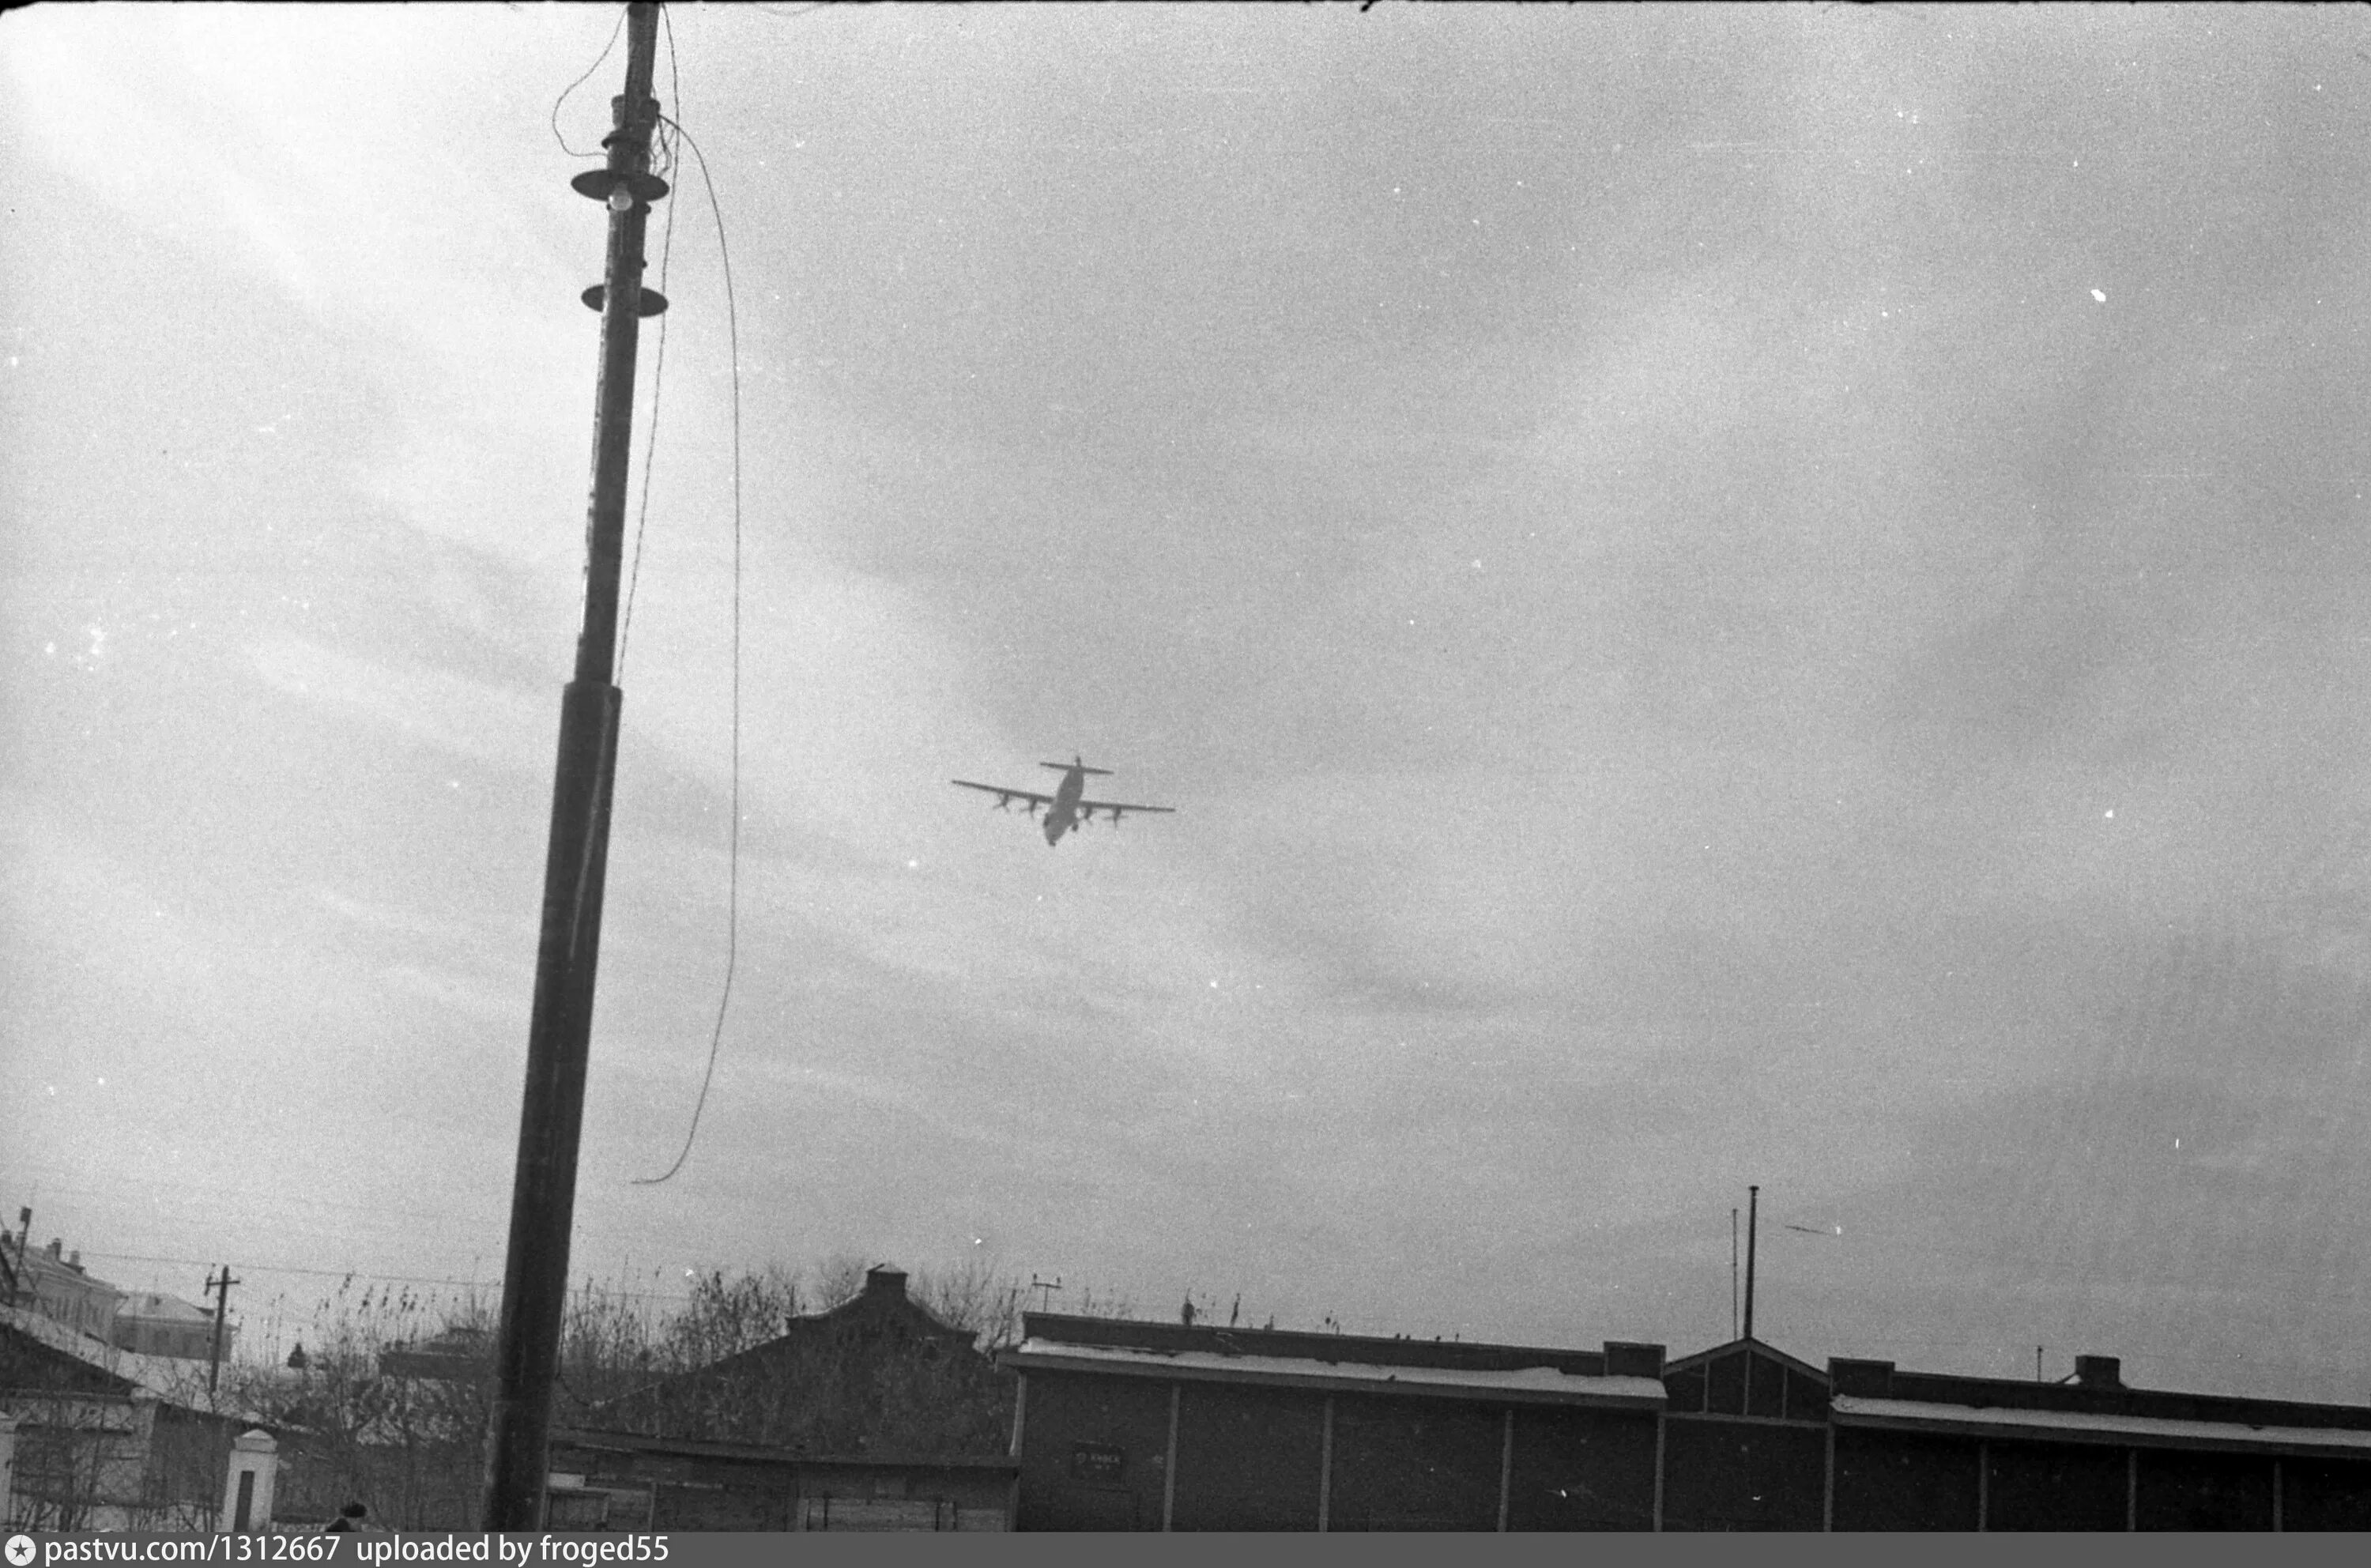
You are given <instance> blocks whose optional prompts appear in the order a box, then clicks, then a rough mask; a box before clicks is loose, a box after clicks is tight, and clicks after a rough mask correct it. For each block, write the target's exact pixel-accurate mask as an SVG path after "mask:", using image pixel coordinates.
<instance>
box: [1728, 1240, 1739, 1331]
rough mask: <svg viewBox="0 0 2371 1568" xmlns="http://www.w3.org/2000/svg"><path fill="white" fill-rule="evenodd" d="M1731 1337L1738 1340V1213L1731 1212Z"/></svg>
mask: <svg viewBox="0 0 2371 1568" xmlns="http://www.w3.org/2000/svg"><path fill="white" fill-rule="evenodd" d="M1729 1338H1731V1339H1735V1338H1737V1211H1736V1210H1735V1209H1734V1208H1732V1209H1730V1210H1729Z"/></svg>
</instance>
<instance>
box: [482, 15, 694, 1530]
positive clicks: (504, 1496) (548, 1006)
mask: <svg viewBox="0 0 2371 1568" xmlns="http://www.w3.org/2000/svg"><path fill="white" fill-rule="evenodd" d="M657 45H658V7H657V6H655V5H653V4H648V3H646V0H636V3H635V4H633V5H630V6H628V7H627V8H626V90H625V91H624V92H623V93H621V94H620V95H619V96H618V97H617V98H613V99H612V100H611V106H612V110H613V117H614V125H615V128H614V129H613V130H612V131H611V132H610V133H609V134H608V136H607V137H606V138H605V139H604V141H603V145H604V146H606V147H607V149H608V154H609V156H608V162H607V166H606V167H602V168H598V169H587V170H586V171H584V173H583V174H580V175H578V176H577V177H576V179H574V180H573V181H572V182H571V183H572V184H573V186H574V187H575V189H576V190H578V191H580V192H581V193H583V194H584V195H586V196H590V197H592V198H593V199H595V200H596V201H599V202H604V203H605V204H606V205H607V208H608V211H609V243H608V255H607V265H606V267H605V269H604V271H603V274H602V283H601V286H600V288H599V289H598V290H593V291H587V293H586V294H585V296H584V298H585V303H586V304H587V305H590V306H593V307H594V308H596V309H597V310H599V311H600V312H601V368H600V373H599V377H598V379H597V381H596V384H595V393H594V416H593V496H592V503H591V508H590V515H589V518H588V520H587V522H586V525H585V541H584V544H585V568H584V631H583V633H582V634H581V635H580V636H579V637H578V639H577V642H576V673H575V678H574V679H573V680H571V681H570V682H569V683H568V685H567V686H566V687H565V688H564V690H563V691H562V693H561V702H560V755H559V761H558V765H557V767H556V768H555V771H554V777H553V782H552V791H551V839H550V845H549V850H548V851H547V854H546V857H545V861H544V878H543V934H542V940H541V942H540V945H539V947H538V951H537V954H536V970H535V1011H534V1015H533V1018H532V1020H531V1021H530V1022H529V1024H528V1027H527V1046H526V1091H525V1094H524V1096H523V1098H522V1101H521V1103H520V1106H519V1142H518V1167H517V1172H516V1175H515V1178H514V1180H513V1182H512V1187H511V1229H510V1247H509V1251H508V1253H507V1254H506V1256H505V1260H504V1263H503V1315H502V1328H501V1333H500V1337H499V1339H498V1341H497V1342H496V1349H495V1355H494V1376H495V1389H494V1411H493V1441H492V1448H491V1451H490V1452H489V1454H488V1457H487V1463H486V1505H485V1513H484V1524H485V1528H487V1529H489V1530H534V1529H540V1528H543V1511H544V1491H545V1487H546V1484H547V1482H549V1473H550V1472H549V1446H550V1436H551V1391H552V1386H553V1384H554V1382H555V1381H556V1380H557V1378H558V1375H559V1369H560V1331H561V1319H562V1317H563V1315H564V1312H565V1310H566V1308H567V1300H568V1244H569V1229H570V1227H571V1226H572V1225H573V1222H574V1219H575V1212H576V1150H577V1140H578V1136H579V1135H580V1133H581V1132H582V1130H583V1126H584V1073H585V1058H586V1054H587V1049H586V1048H587V1043H588V1042H589V1040H590V1039H591V1035H592V1029H593V974H594V964H595V960H596V956H597V954H598V951H599V948H600V940H601V885H602V877H603V873H604V871H605V870H606V869H607V863H608V854H609V800H610V790H611V785H612V783H613V781H614V778H615V777H616V772H617V759H618V709H619V702H620V700H621V694H620V693H619V690H618V688H617V687H616V686H613V685H611V684H610V675H611V674H612V671H613V664H614V658H615V652H616V647H617V633H618V579H619V559H621V557H622V556H623V554H624V544H625V532H626V470H627V458H628V439H629V436H630V427H631V424H632V421H633V412H634V351H635V347H636V345H637V342H638V341H639V337H640V328H641V325H642V317H643V316H645V315H653V316H654V315H656V314H657V313H658V312H659V311H660V310H662V309H664V308H665V302H664V301H662V300H661V299H659V297H658V295H657V294H654V293H651V292H649V291H646V290H644V289H643V287H642V233H643V228H644V220H645V219H646V218H647V216H648V214H649V213H650V204H651V202H653V201H656V200H657V199H658V198H660V197H662V196H664V195H665V194H666V185H665V182H664V181H662V180H660V179H657V178H656V177H655V176H653V174H652V173H651V171H650V169H651V138H652V135H653V132H654V131H655V129H656V127H657V124H658V115H659V106H658V102H657V100H656V99H654V98H652V97H651V68H652V63H653V59H654V58H655V56H656V53H657Z"/></svg>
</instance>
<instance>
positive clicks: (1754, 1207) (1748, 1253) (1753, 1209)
mask: <svg viewBox="0 0 2371 1568" xmlns="http://www.w3.org/2000/svg"><path fill="white" fill-rule="evenodd" d="M1761 1208H1762V1189H1761V1188H1759V1187H1748V1188H1746V1189H1745V1336H1744V1337H1745V1338H1747V1339H1752V1337H1753V1233H1754V1231H1755V1230H1756V1229H1758V1228H1759V1225H1758V1220H1759V1218H1760V1215H1761Z"/></svg>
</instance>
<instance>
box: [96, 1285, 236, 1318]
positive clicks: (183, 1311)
mask: <svg viewBox="0 0 2371 1568" xmlns="http://www.w3.org/2000/svg"><path fill="white" fill-rule="evenodd" d="M133 1318H138V1319H147V1320H156V1321H160V1322H173V1323H209V1324H210V1323H212V1322H213V1321H214V1314H213V1313H212V1312H209V1311H207V1310H206V1309H204V1308H202V1307H200V1306H197V1305H195V1304H193V1303H191V1302H188V1301H184V1300H182V1299H181V1298H180V1297H178V1296H167V1295H165V1294H164V1293H163V1292H161V1291H154V1290H144V1291H140V1292H137V1293H136V1294H128V1295H126V1296H125V1297H124V1298H123V1303H122V1305H121V1306H120V1307H118V1308H116V1309H115V1320H116V1321H117V1322H119V1323H120V1322H122V1321H124V1320H126V1319H133Z"/></svg>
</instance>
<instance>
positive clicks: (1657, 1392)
mask: <svg viewBox="0 0 2371 1568" xmlns="http://www.w3.org/2000/svg"><path fill="white" fill-rule="evenodd" d="M1001 1360H1002V1362H1003V1364H1004V1365H1005V1366H1007V1367H1009V1368H1010V1369H1012V1371H1013V1372H1015V1373H1016V1374H1017V1375H1018V1376H1019V1378H1020V1389H1019V1391H1018V1394H1017V1397H1016V1402H1015V1414H1014V1420H1013V1434H1012V1457H1013V1458H1014V1459H1015V1461H1017V1464H1018V1472H1017V1479H1018V1484H1019V1495H1018V1500H1017V1505H1016V1510H1015V1522H1016V1525H1017V1528H1022V1529H1041V1530H1063V1529H1135V1530H1161V1529H1171V1530H1205V1529H1216V1530H1346V1529H1347V1530H1372V1529H1383V1530H1424V1529H1457V1530H1606V1529H1632V1530H1650V1529H1660V1530H1804V1531H1810V1530H1822V1529H1838V1530H1873V1529H1888V1530H1903V1529H1950V1530H2087V1529H2099V1530H2214V1529H2244V1530H2333V1529H2347V1530H2355V1529H2366V1528H2371V1408H2366V1407H2363V1406H2357V1405H2331V1404H2305V1403H2296V1402H2289V1401H2266V1400H2250V1399H2237V1398H2230V1397H2226V1396H2215V1395H2203V1394H2188V1393H2180V1392H2174V1391H2169V1390H2157V1389H2133V1388H2128V1387H2126V1386H2125V1385H2124V1384H2123V1382H2122V1378H2121V1376H2120V1368H2119V1366H2118V1364H2117V1363H2116V1361H2115V1360H2114V1359H2113V1358H2111V1357H2106V1356H2083V1357H2079V1358H2078V1359H2077V1366H2078V1372H2077V1375H2076V1378H2075V1379H2074V1380H2072V1381H2071V1382H2067V1383H2058V1384H2044V1383H2038V1382H2035V1383H2029V1382H2022V1381H2018V1380H2016V1379H2004V1378H1961V1377H1952V1376H1945V1375H1940V1374H1932V1373H1915V1372H1904V1371H1901V1370H1898V1369H1896V1368H1895V1367H1894V1366H1892V1364H1891V1363H1889V1362H1881V1361H1866V1360H1853V1359H1841V1358H1840V1359H1836V1360H1832V1361H1831V1362H1830V1363H1829V1364H1828V1366H1827V1368H1826V1369H1825V1370H1822V1369H1821V1368H1818V1367H1815V1366H1811V1365H1810V1363H1808V1362H1804V1361H1800V1360H1798V1359H1796V1358H1795V1357H1793V1356H1790V1355H1787V1354H1786V1353H1784V1352H1783V1351H1779V1350H1777V1349H1775V1347H1773V1346H1771V1345H1768V1344H1764V1343H1762V1342H1760V1341H1758V1340H1752V1339H1743V1340H1738V1341H1734V1342H1732V1343H1729V1344H1724V1345H1718V1346H1715V1347H1713V1348H1712V1349H1709V1350H1706V1351H1703V1352H1699V1353H1697V1354H1695V1355H1689V1356H1685V1357H1683V1358H1681V1359H1679V1360H1676V1361H1671V1362H1669V1363H1668V1364H1666V1362H1665V1360H1664V1355H1663V1350H1662V1347H1661V1346H1660V1345H1652V1344H1634V1343H1619V1342H1609V1343H1606V1344H1605V1345H1604V1347H1603V1348H1602V1350H1597V1351H1576V1350H1550V1349H1542V1348H1537V1347H1525V1346H1511V1345H1485V1344H1463V1343H1441V1342H1440V1341H1411V1340H1401V1339H1375V1338H1365V1337H1358V1336H1351V1335H1345V1334H1310V1333H1294V1332H1274V1331H1263V1330H1236V1329H1216V1328H1207V1327H1203V1328H1197V1327H1190V1326H1184V1325H1169V1324H1151V1323H1134V1322H1119V1321H1112V1320H1102V1319H1088V1318H1070V1317H1063V1316H1058V1315H1055V1314H1040V1313H1031V1314H1029V1315H1028V1316H1027V1317H1026V1319H1025V1320H1024V1338H1023V1342H1022V1343H1021V1344H1019V1345H1018V1346H1016V1347H1014V1348H1012V1349H1011V1350H1008V1351H1006V1352H1005V1353H1004V1354H1003V1355H1002V1357H1001Z"/></svg>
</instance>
